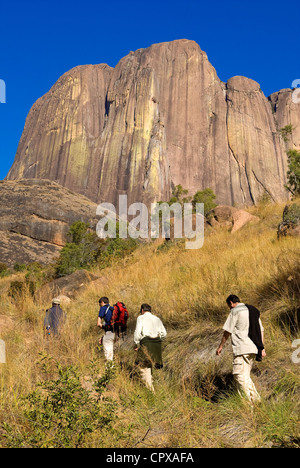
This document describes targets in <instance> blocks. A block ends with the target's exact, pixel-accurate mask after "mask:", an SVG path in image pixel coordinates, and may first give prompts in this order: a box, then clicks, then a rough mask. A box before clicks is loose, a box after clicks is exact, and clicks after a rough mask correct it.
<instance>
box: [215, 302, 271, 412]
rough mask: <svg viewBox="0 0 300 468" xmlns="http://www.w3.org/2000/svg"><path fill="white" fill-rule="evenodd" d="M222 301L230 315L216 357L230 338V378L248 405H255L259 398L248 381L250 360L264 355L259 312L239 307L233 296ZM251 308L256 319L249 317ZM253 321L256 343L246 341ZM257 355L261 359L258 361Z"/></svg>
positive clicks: (251, 362) (239, 304)
mask: <svg viewBox="0 0 300 468" xmlns="http://www.w3.org/2000/svg"><path fill="white" fill-rule="evenodd" d="M226 302H227V304H228V306H229V308H230V309H231V312H230V315H229V317H228V319H227V321H226V323H225V325H224V327H223V330H224V335H223V338H222V341H221V344H220V346H219V348H218V349H217V355H218V356H220V354H221V352H222V349H223V346H224V345H225V343H226V341H227V340H228V338H229V337H230V336H231V340H232V348H233V355H234V359H233V375H234V377H235V380H236V382H237V383H238V386H239V389H240V390H241V391H242V392H243V393H244V394H245V395H246V397H247V398H248V399H249V400H250V402H251V403H255V402H259V401H260V400H261V398H260V395H259V393H258V392H257V390H256V388H255V385H254V383H253V381H252V379H251V369H252V366H253V364H254V361H255V360H261V358H262V357H265V356H266V352H265V350H264V345H263V341H264V329H263V326H262V323H261V320H260V318H259V311H257V309H255V308H254V307H253V306H247V305H245V304H243V303H242V302H240V300H239V298H238V297H237V296H235V295H231V296H229V297H228V298H227V300H226ZM249 309H250V311H249ZM252 309H255V310H256V311H257V312H258V314H257V316H255V317H253V315H252V316H251V314H252V313H253V312H252ZM253 321H257V327H256V335H259V337H258V339H255V338H253V339H255V342H256V344H255V343H254V341H253V340H252V339H251V338H250V336H251V334H250V333H249V330H250V331H251V329H252V328H253ZM250 325H251V326H250ZM249 334H250V336H249ZM258 356H261V358H260V359H258Z"/></svg>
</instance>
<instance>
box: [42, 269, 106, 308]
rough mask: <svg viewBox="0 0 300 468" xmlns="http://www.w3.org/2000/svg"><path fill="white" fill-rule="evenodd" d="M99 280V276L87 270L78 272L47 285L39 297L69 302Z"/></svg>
mask: <svg viewBox="0 0 300 468" xmlns="http://www.w3.org/2000/svg"><path fill="white" fill-rule="evenodd" d="M98 279H99V277H98V276H96V275H94V274H92V273H91V272H89V271H87V270H78V271H75V273H72V274H71V275H68V276H64V277H62V278H58V279H56V280H54V281H51V282H50V283H48V284H46V285H45V286H43V287H42V288H41V289H40V290H39V291H38V295H40V296H41V297H43V298H45V297H47V300H51V298H53V297H59V298H62V299H63V300H64V301H65V302H68V299H73V298H75V297H76V295H77V294H79V293H80V292H82V291H83V289H84V288H85V287H86V286H87V285H88V284H90V283H91V282H93V281H96V280H98ZM67 298H68V299H67Z"/></svg>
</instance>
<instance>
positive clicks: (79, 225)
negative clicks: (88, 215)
mask: <svg viewBox="0 0 300 468" xmlns="http://www.w3.org/2000/svg"><path fill="white" fill-rule="evenodd" d="M68 235H69V238H70V240H71V242H68V243H67V244H66V245H65V246H64V247H63V249H62V250H61V253H60V257H59V260H58V263H57V266H56V276H57V277H61V276H66V275H70V274H72V273H74V272H75V271H76V270H79V269H81V268H88V267H89V266H91V265H92V264H93V263H95V262H96V260H97V259H98V257H99V255H100V253H101V246H102V243H101V241H100V239H98V237H97V234H96V233H95V232H94V231H92V230H91V229H90V227H89V225H88V224H86V223H83V222H81V221H77V222H76V223H74V224H72V226H71V227H70V230H69V233H68Z"/></svg>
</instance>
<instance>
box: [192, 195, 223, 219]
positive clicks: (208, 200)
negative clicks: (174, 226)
mask: <svg viewBox="0 0 300 468" xmlns="http://www.w3.org/2000/svg"><path fill="white" fill-rule="evenodd" d="M216 198H217V197H216V195H215V194H214V191H213V190H212V189H211V188H207V189H205V190H202V191H198V192H197V193H195V195H194V198H193V202H192V203H193V206H194V208H196V204H197V203H204V215H205V216H206V215H207V214H208V213H209V212H210V211H211V210H212V209H214V208H215V207H216V206H217V205H216V203H215V199H216Z"/></svg>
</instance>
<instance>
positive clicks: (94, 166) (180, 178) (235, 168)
mask: <svg viewBox="0 0 300 468" xmlns="http://www.w3.org/2000/svg"><path fill="white" fill-rule="evenodd" d="M273 112H274V105H273ZM273 112H272V106H271V105H270V102H268V99H267V98H266V97H265V96H264V95H263V93H262V91H261V90H260V87H259V85H258V84H257V83H256V82H254V81H253V80H250V79H247V78H244V77H234V78H232V79H230V80H229V81H228V83H227V84H226V83H223V82H222V81H221V80H220V79H219V78H218V76H217V73H216V71H215V69H214V67H213V66H212V65H211V64H210V62H209V61H208V58H207V55H206V53H205V52H203V51H202V50H201V49H200V47H199V46H198V44H196V43H195V42H194V41H189V40H178V41H173V42H167V43H162V44H155V45H152V46H151V47H149V48H147V49H140V50H137V51H136V52H130V54H129V55H127V56H126V57H124V58H123V59H122V60H121V61H120V62H119V63H118V65H117V66H116V67H115V68H114V69H112V68H110V67H108V66H107V65H87V66H82V67H77V68H75V69H73V70H71V71H70V72H68V73H66V74H65V75H64V76H63V77H62V78H60V79H59V80H58V82H57V83H56V84H55V85H54V86H53V88H52V89H51V90H50V91H49V93H47V94H46V95H45V96H43V97H42V98H40V99H39V100H38V101H37V102H36V103H35V104H34V106H33V108H32V109H31V111H30V113H29V115H28V118H27V120H26V124H25V129H24V132H23V135H22V138H21V141H20V144H19V147H18V151H17V155H16V159H15V163H14V165H13V167H12V169H11V170H10V172H9V174H8V176H7V179H8V180H16V179H22V178H37V179H45V178H47V179H51V180H55V181H57V182H58V183H60V184H61V185H63V186H65V187H68V188H70V189H72V190H74V191H76V192H78V193H81V194H83V195H85V196H86V197H88V198H89V199H91V200H93V201H94V202H113V203H114V204H115V205H117V200H118V195H119V194H124V193H127V194H128V196H129V203H132V202H146V203H149V202H150V201H151V202H152V201H160V200H168V199H169V198H170V195H171V191H172V187H173V186H176V185H178V184H181V185H182V186H183V187H185V188H188V189H189V191H190V193H191V194H194V193H195V192H196V191H198V190H203V189H205V188H208V187H210V188H212V189H213V190H214V192H215V193H216V194H217V201H218V203H221V204H226V205H233V204H236V205H243V204H248V203H255V202H256V201H257V200H258V199H259V198H260V197H261V196H262V195H264V194H265V193H268V194H269V196H270V197H271V198H272V199H273V200H282V199H285V198H286V197H287V195H286V191H285V189H284V183H285V181H286V176H285V175H286V163H287V158H286V148H285V144H284V141H283V140H282V138H281V136H280V134H279V133H278V129H277V127H276V123H275V117H274V116H275V114H274V113H273ZM280 125H281V124H280Z"/></svg>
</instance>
